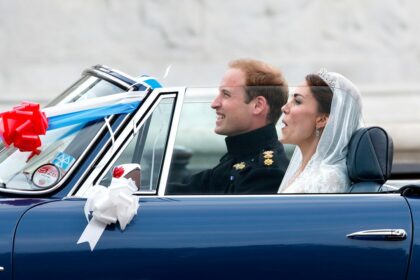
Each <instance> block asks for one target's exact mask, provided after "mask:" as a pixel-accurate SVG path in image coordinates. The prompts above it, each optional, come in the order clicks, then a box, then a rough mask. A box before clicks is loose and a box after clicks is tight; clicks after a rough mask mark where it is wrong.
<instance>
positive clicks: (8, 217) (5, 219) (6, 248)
mask: <svg viewBox="0 0 420 280" xmlns="http://www.w3.org/2000/svg"><path fill="white" fill-rule="evenodd" d="M46 201H48V200H47V199H26V198H1V199H0V267H3V268H4V271H3V272H1V273H2V277H4V279H9V278H11V272H12V266H11V261H12V256H11V253H12V251H13V238H14V234H15V230H16V226H17V224H18V223H19V220H20V218H21V217H22V215H23V214H24V213H25V212H26V211H27V210H28V209H30V208H31V207H33V206H35V205H37V204H42V203H45V202H46ZM5 274H7V276H6V275H5ZM2 279H3V278H2Z"/></svg>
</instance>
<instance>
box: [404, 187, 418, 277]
mask: <svg viewBox="0 0 420 280" xmlns="http://www.w3.org/2000/svg"><path fill="white" fill-rule="evenodd" d="M407 201H408V203H409V205H410V209H411V213H412V215H413V227H414V234H413V240H414V241H413V244H412V249H411V260H410V266H409V270H408V277H407V279H412V280H414V279H420V267H419V265H417V264H418V263H419V262H420V231H419V225H420V212H419V211H420V196H418V194H417V195H412V196H407Z"/></svg>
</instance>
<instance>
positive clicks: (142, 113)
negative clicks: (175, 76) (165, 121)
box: [68, 88, 179, 197]
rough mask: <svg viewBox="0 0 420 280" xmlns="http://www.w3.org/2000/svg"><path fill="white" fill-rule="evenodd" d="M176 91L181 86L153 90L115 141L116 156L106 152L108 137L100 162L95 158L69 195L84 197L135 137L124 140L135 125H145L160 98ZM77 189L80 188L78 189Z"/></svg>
mask: <svg viewBox="0 0 420 280" xmlns="http://www.w3.org/2000/svg"><path fill="white" fill-rule="evenodd" d="M174 92H179V88H159V89H155V90H153V91H152V92H151V93H150V94H149V95H150V96H148V97H147V98H146V99H145V101H144V103H143V104H142V105H141V106H140V109H139V110H138V112H137V113H136V114H135V115H134V116H133V119H132V120H131V125H127V126H126V127H125V128H124V130H123V131H122V132H121V134H120V136H119V137H118V138H117V139H116V142H115V143H114V147H115V148H114V150H118V151H119V152H118V154H117V155H115V157H114V151H113V150H110V151H109V152H104V150H105V147H107V146H108V145H109V144H110V142H111V139H108V141H107V142H106V143H105V145H104V146H103V147H102V149H101V150H100V151H99V152H98V155H102V158H101V159H100V160H99V162H97V163H96V160H93V161H92V162H91V164H90V165H89V166H88V167H87V168H86V170H90V172H89V174H88V177H87V178H86V180H85V181H84V183H83V184H82V185H81V186H80V188H78V187H77V185H78V182H79V181H78V182H77V184H75V187H74V188H72V190H71V191H70V192H69V194H68V196H77V197H83V195H84V194H85V193H86V191H87V190H88V189H89V188H90V187H91V186H92V185H93V184H94V183H95V182H98V181H100V180H101V179H102V178H103V176H105V172H104V170H105V169H106V166H109V165H111V164H113V163H114V162H115V161H116V160H117V158H118V155H119V154H120V153H122V151H123V147H122V146H123V145H124V147H125V146H126V145H128V143H129V142H130V140H131V139H133V137H134V135H132V136H131V137H129V139H127V141H126V142H124V139H126V138H127V137H128V136H129V134H130V133H132V132H133V131H134V129H135V127H140V126H142V125H143V123H144V122H145V121H146V119H147V118H148V116H150V114H151V113H152V112H153V109H154V108H155V107H156V106H157V105H158V103H159V100H161V99H164V98H171V97H172V98H173V97H175V94H173V93H174ZM112 157H114V158H113V160H112V162H111V161H110V160H111V158H112ZM94 163H96V166H95V167H93V164H94ZM76 189H78V190H77V191H76Z"/></svg>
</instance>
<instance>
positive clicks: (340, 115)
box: [278, 71, 363, 193]
mask: <svg viewBox="0 0 420 280" xmlns="http://www.w3.org/2000/svg"><path fill="white" fill-rule="evenodd" d="M318 75H319V76H320V77H321V78H322V79H323V80H324V81H325V82H326V83H327V84H328V86H329V87H330V88H331V89H332V90H333V99H332V103H331V110H330V116H329V118H328V123H327V125H326V126H325V128H324V131H323V132H322V135H321V138H320V140H319V143H318V146H317V149H316V152H315V154H314V155H313V156H312V158H311V159H310V161H309V162H308V164H307V165H306V166H305V168H304V170H303V171H302V172H301V173H300V174H299V175H296V172H297V170H298V169H299V167H300V165H301V161H302V154H301V152H300V149H299V148H298V147H296V149H295V152H294V153H293V156H292V159H291V160H290V164H289V166H288V168H287V171H286V174H285V175H284V178H283V181H282V183H281V185H280V188H279V191H278V192H279V193H341V192H346V191H348V189H349V187H350V183H351V182H350V179H349V177H348V174H347V164H346V157H347V146H348V143H349V141H350V138H351V136H352V134H353V133H354V132H355V131H356V130H357V129H359V128H360V127H362V123H363V122H362V104H361V96H360V92H359V90H358V89H357V88H356V86H355V85H354V84H353V83H352V82H350V81H349V80H348V79H347V78H345V77H343V76H342V75H340V74H338V73H334V72H326V71H320V72H318Z"/></svg>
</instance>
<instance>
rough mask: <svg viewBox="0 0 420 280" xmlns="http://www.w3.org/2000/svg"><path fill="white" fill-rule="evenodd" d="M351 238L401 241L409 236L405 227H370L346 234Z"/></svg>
mask: <svg viewBox="0 0 420 280" xmlns="http://www.w3.org/2000/svg"><path fill="white" fill-rule="evenodd" d="M346 236H347V238H350V239H361V240H386V241H401V240H405V239H406V238H407V232H406V231H405V230H404V229H370V230H362V231H357V232H353V233H350V234H347V235H346Z"/></svg>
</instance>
